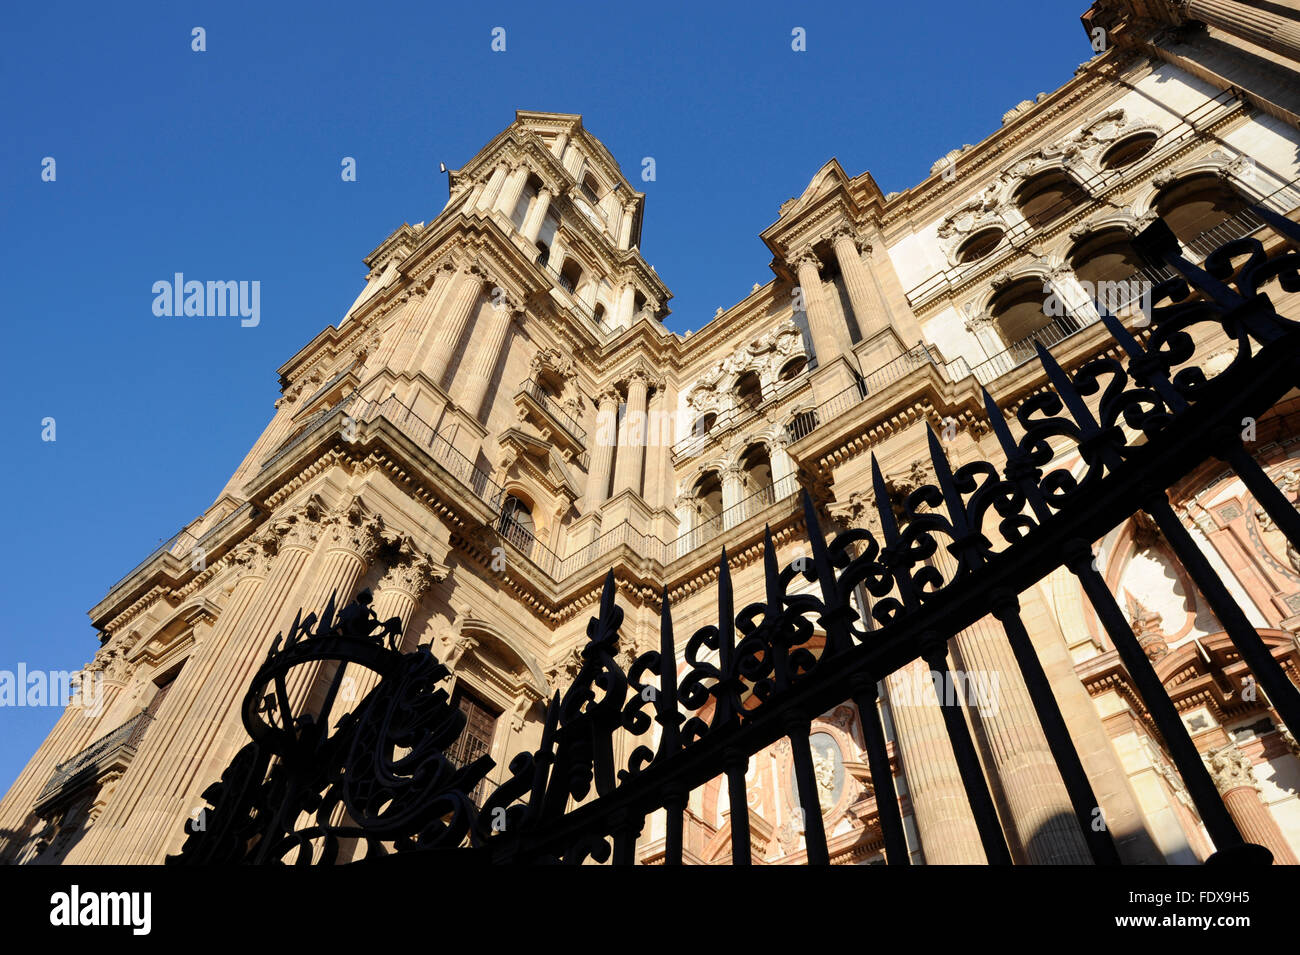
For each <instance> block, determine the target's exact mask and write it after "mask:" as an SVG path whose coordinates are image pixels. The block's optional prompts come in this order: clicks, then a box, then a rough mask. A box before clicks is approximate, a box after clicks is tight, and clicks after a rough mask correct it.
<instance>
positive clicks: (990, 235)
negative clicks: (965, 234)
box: [957, 226, 1005, 265]
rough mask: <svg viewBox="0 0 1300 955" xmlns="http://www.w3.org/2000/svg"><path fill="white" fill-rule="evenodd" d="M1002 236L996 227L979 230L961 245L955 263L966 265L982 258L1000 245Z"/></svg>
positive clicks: (1002, 233)
mask: <svg viewBox="0 0 1300 955" xmlns="http://www.w3.org/2000/svg"><path fill="white" fill-rule="evenodd" d="M1004 234H1005V233H1004V232H1003V231H1002V230H1001V229H999V228H997V227H996V226H994V227H993V228H989V229H981V230H980V231H979V232H976V233H975V234H974V235H973V236H971V237H970V238H969V239H967V240H966V241H965V242H963V243H962V244H961V248H960V249H958V250H957V261H958V262H960V263H961V264H962V265H966V264H967V263H968V262H975V261H977V260H979V259H982V258H984V256H986V255H988V254H989V253H990V252H992V251H993V250H994V249H996V248H997V247H998V245H999V244H1001V242H1002V236H1003V235H1004Z"/></svg>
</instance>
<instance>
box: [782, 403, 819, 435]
mask: <svg viewBox="0 0 1300 955" xmlns="http://www.w3.org/2000/svg"><path fill="white" fill-rule="evenodd" d="M820 423H821V418H820V416H819V415H818V414H817V409H816V408H809V409H807V410H806V411H799V412H796V413H795V415H794V416H793V417H792V418H791V419H790V421H789V422H788V423H787V424H786V426H785V433H786V437H788V438H789V439H790V440H791V441H792V442H793V441H798V440H799V439H800V438H803V437H806V436H808V435H810V434H812V433H813V431H815V430H816V429H817V426H818V425H819V424H820Z"/></svg>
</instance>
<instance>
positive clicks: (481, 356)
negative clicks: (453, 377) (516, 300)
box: [456, 303, 519, 418]
mask: <svg viewBox="0 0 1300 955" xmlns="http://www.w3.org/2000/svg"><path fill="white" fill-rule="evenodd" d="M518 311H519V310H518V308H517V307H515V306H513V305H510V304H508V303H502V304H495V305H493V306H492V307H491V308H489V309H488V310H487V313H486V314H487V321H486V323H485V325H486V328H485V329H484V330H483V334H482V337H481V338H480V339H479V340H478V341H477V342H476V343H475V345H476V348H475V349H474V364H473V367H472V368H470V370H469V375H468V376H467V377H464V378H462V379H461V380H462V382H463V384H462V386H461V387H458V388H457V389H456V392H457V398H456V401H457V403H458V404H459V405H460V406H461V407H462V408H464V409H465V410H466V411H468V412H469V413H470V414H471V415H473V416H474V417H475V418H477V417H478V416H479V411H480V410H481V409H482V407H483V399H485V398H486V397H487V391H488V386H489V385H491V384H492V377H493V375H494V374H496V369H497V365H498V364H499V363H500V361H501V353H502V352H503V351H504V350H505V345H506V339H507V337H508V336H509V334H510V326H511V325H512V324H513V323H514V319H515V315H516V314H518ZM476 331H477V329H476Z"/></svg>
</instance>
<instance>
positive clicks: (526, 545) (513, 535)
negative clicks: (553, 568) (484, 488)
mask: <svg viewBox="0 0 1300 955" xmlns="http://www.w3.org/2000/svg"><path fill="white" fill-rule="evenodd" d="M497 530H498V531H499V532H500V534H501V536H502V537H504V538H506V540H508V541H510V543H512V544H514V545H515V546H516V547H518V548H519V549H520V550H522V551H523V552H524V553H525V554H527V553H531V551H532V547H533V541H534V540H536V539H537V537H536V528H535V525H534V524H533V510H532V508H531V507H530V506H529V505H528V503H527V502H526V501H524V500H522V499H520V498H518V497H516V496H515V495H513V494H510V495H508V496H507V497H506V499H505V503H504V504H502V505H501V518H500V520H498V522H497Z"/></svg>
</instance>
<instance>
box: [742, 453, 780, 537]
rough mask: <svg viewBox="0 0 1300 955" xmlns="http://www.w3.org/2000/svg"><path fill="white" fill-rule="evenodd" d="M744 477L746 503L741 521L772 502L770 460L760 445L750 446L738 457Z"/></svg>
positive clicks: (769, 456)
mask: <svg viewBox="0 0 1300 955" xmlns="http://www.w3.org/2000/svg"><path fill="white" fill-rule="evenodd" d="M740 468H741V471H742V472H743V473H744V475H745V500H746V501H747V502H748V504H747V506H746V507H745V513H744V514H742V515H741V520H744V519H745V518H748V517H751V516H753V515H754V514H757V513H758V512H759V511H760V510H762V509H763V508H765V507H767V505H769V504H771V503H772V501H773V491H772V458H771V455H770V454H768V451H767V448H765V447H764V446H763V445H761V444H754V445H750V446H749V447H748V448H746V449H745V453H744V454H742V455H741V457H740Z"/></svg>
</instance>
